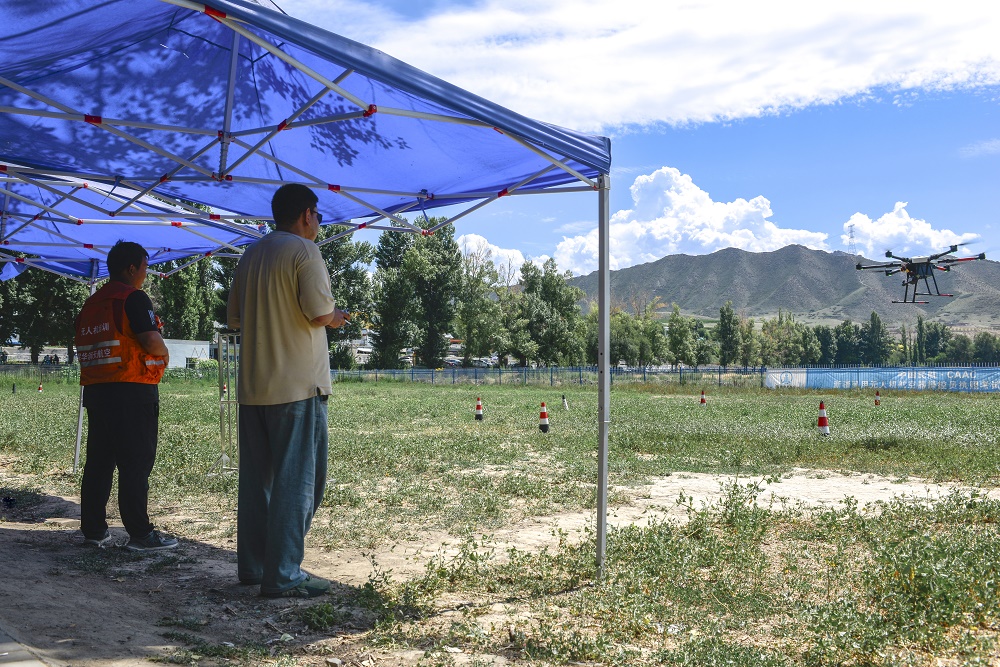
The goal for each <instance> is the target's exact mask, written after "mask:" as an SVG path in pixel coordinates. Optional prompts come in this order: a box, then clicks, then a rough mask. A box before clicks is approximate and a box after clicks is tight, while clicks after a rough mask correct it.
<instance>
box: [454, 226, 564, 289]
mask: <svg viewBox="0 0 1000 667" xmlns="http://www.w3.org/2000/svg"><path fill="white" fill-rule="evenodd" d="M455 242H456V243H458V249H459V251H460V252H461V253H462V254H465V253H469V252H488V253H489V254H490V257H491V259H492V260H493V264H495V265H496V267H497V270H498V271H499V272H500V276H501V279H502V278H503V277H504V276H505V275H506V274H507V273H508V272H510V273H511V275H512V276H513V277H512V278H511V282H512V283H516V282H518V281H520V280H521V266H523V265H524V262H525V261H529V262H531V263H532V264H534V265H536V266H538V267H542V266H543V265H544V264H545V262H546V260H548V259H549V256H548V255H538V256H537V257H528V258H527V259H526V258H525V256H524V254H523V253H522V252H521V251H520V250H517V249H515V248H501V247H500V246H498V245H494V244H492V243H490V242H489V241H488V240H486V238H485V237H482V236H480V235H479V234H462V235H461V236H459V237H458V238H457V239H455ZM559 268H560V270H564V269H563V268H562V267H559Z"/></svg>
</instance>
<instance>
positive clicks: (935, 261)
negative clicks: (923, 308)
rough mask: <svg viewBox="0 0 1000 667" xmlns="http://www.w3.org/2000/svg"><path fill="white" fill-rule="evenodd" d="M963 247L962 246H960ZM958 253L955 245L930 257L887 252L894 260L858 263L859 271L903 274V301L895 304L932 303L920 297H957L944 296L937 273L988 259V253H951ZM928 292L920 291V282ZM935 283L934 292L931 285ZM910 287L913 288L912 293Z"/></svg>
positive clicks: (889, 274) (888, 274)
mask: <svg viewBox="0 0 1000 667" xmlns="http://www.w3.org/2000/svg"><path fill="white" fill-rule="evenodd" d="M960 245H961V244H960ZM953 252H958V246H957V245H953V246H951V247H950V248H949V249H948V250H945V251H944V252H939V253H937V254H935V255H930V256H929V257H899V256H897V255H894V254H892V251H891V250H887V251H886V252H885V256H886V257H888V258H890V259H892V260H894V261H892V262H884V263H882V264H862V263H861V262H858V265H857V267H856V268H857V269H858V271H863V270H864V269H884V270H885V275H887V276H891V275H893V274H895V273H903V274H904V277H903V288H904V293H903V300H902V301H893V303H930V302H929V301H917V297H918V296H955V295H954V294H942V293H941V290H940V289H938V284H937V278H936V277H935V275H934V272H935V271H951V267H952V266H953V265H955V264H958V263H959V262H972V261H975V260H977V259H986V253H980V254H978V255H975V256H974V257H952V256H951V255H950V253H953ZM921 281H923V287H924V289H925V290H926V291H923V292H921V291H919V290H920V286H921V285H920V282H921ZM932 283H933V291H932V288H931V285H932ZM910 287H913V291H912V293H911V292H910Z"/></svg>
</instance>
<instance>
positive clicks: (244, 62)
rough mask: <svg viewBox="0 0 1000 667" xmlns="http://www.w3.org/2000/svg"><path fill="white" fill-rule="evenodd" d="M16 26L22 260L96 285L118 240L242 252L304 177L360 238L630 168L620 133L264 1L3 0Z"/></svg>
mask: <svg viewBox="0 0 1000 667" xmlns="http://www.w3.org/2000/svg"><path fill="white" fill-rule="evenodd" d="M0 15H2V16H3V19H4V35H3V36H2V37H0V260H4V261H6V262H10V261H12V260H11V256H10V255H5V254H3V252H4V251H5V250H6V251H10V250H15V251H19V252H23V253H27V254H28V255H29V257H30V258H31V261H32V262H34V263H35V264H36V265H38V266H41V267H42V268H46V269H48V270H54V271H57V272H59V273H64V274H67V275H73V276H78V277H80V278H83V279H87V280H93V279H94V278H96V277H102V276H104V275H106V268H105V267H104V265H103V261H100V260H102V259H103V256H104V254H106V252H107V248H108V247H109V246H110V244H112V243H113V242H114V240H116V239H118V238H127V239H129V240H134V241H137V242H139V243H142V244H143V245H144V246H146V247H147V248H149V249H150V254H151V256H152V257H151V263H156V262H160V261H166V260H169V259H180V258H183V257H199V256H205V255H209V254H212V253H219V252H233V251H236V250H238V248H239V247H241V246H243V245H245V244H247V243H250V242H252V241H253V240H254V239H255V238H258V237H259V236H260V234H261V232H262V227H261V226H260V225H261V223H263V222H266V221H267V220H269V219H270V217H271V212H270V199H271V195H272V194H273V192H274V190H275V188H276V187H278V186H279V185H280V184H282V183H287V182H299V183H304V184H306V185H308V186H309V187H312V188H314V189H315V191H316V193H317V195H318V196H319V198H320V211H321V212H322V213H323V215H324V222H329V223H341V224H347V225H348V232H346V233H351V232H353V231H356V230H357V229H361V228H364V227H369V228H373V229H396V230H400V231H409V232H412V233H423V232H422V231H421V230H420V229H419V228H417V227H416V226H414V225H412V224H411V223H408V222H407V221H406V219H404V218H403V217H402V216H403V215H404V214H406V215H409V216H412V215H415V214H417V215H419V214H420V213H421V212H422V211H425V210H429V209H433V208H437V207H442V206H455V205H456V204H459V205H463V206H461V207H460V209H458V210H461V211H462V212H460V213H458V214H456V215H454V216H452V218H450V219H449V222H453V221H455V220H457V219H458V218H460V217H462V216H463V215H465V214H466V213H468V212H469V211H471V210H475V209H476V208H478V207H479V206H482V205H483V204H485V203H489V202H491V201H493V200H495V199H497V198H499V197H501V196H505V195H508V194H515V195H516V194H527V193H538V192H549V191H576V190H580V189H596V181H595V179H596V178H597V177H598V176H599V175H601V174H607V173H609V171H610V166H611V149H610V141H609V140H608V139H606V138H604V137H599V136H591V135H586V134H582V133H578V132H574V131H571V130H567V129H563V128H559V127H555V126H553V125H548V124H545V123H541V122H538V121H534V120H531V119H528V118H525V117H523V116H520V115H518V114H516V113H514V112H512V111H509V110H507V109H504V108H503V107H500V106H498V105H496V104H493V103H491V102H489V101H487V100H485V99H483V98H480V97H478V96H476V95H473V94H471V93H469V92H466V91H464V90H462V89H460V88H458V87H456V86H453V85H451V84H448V83H446V82H444V81H442V80H440V79H437V78H435V77H433V76H431V75H429V74H426V73H424V72H421V71H420V70H417V69H416V68H413V67H411V66H409V65H407V64H405V63H403V62H400V61H398V60H396V59H394V58H392V57H390V56H388V55H386V54H385V53H382V52H381V51H378V50H375V49H372V48H370V47H367V46H365V45H362V44H359V43H357V42H353V41H351V40H349V39H346V38H344V37H341V36H338V35H335V34H332V33H330V32H327V31H324V30H322V29H320V28H317V27H315V26H312V25H310V24H308V23H306V22H303V21H300V20H297V19H294V18H291V17H289V16H286V15H284V14H282V13H280V12H278V11H274V10H272V9H269V8H267V7H265V6H263V5H258V4H254V3H251V2H247V1H246V0H213V1H212V2H211V4H210V5H202V4H199V3H194V2H189V1H188V0H163V1H158V0H106V1H104V2H99V3H95V2H92V1H91V0H52V1H51V2H44V3H23V2H17V1H16V0H0ZM192 204H197V205H198V206H194V205H192ZM452 210H455V209H452ZM442 224H447V223H442ZM439 226H440V225H439ZM94 259H97V260H99V264H97V265H95V264H94V262H93V261H92V260H94ZM5 266H6V264H5ZM95 267H96V273H95ZM14 272H15V271H9V270H5V271H4V273H3V274H2V275H5V276H6V275H7V274H12V273H14Z"/></svg>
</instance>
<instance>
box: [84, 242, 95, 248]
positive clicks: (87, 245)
mask: <svg viewBox="0 0 1000 667" xmlns="http://www.w3.org/2000/svg"><path fill="white" fill-rule="evenodd" d="M83 247H84V248H87V249H88V250H92V249H93V248H94V244H93V243H84V244H83Z"/></svg>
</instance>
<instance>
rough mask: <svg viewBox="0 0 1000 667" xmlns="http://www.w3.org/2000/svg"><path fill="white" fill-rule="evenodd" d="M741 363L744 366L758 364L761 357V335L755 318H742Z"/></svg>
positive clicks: (748, 366)
mask: <svg viewBox="0 0 1000 667" xmlns="http://www.w3.org/2000/svg"><path fill="white" fill-rule="evenodd" d="M740 363H741V364H743V368H750V367H752V366H758V365H760V364H761V363H762V361H761V358H760V336H759V335H758V334H757V327H756V325H755V323H754V321H753V318H752V317H751V318H746V317H741V318H740Z"/></svg>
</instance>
